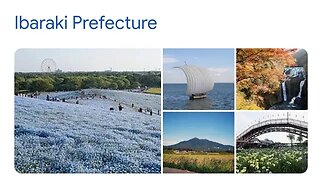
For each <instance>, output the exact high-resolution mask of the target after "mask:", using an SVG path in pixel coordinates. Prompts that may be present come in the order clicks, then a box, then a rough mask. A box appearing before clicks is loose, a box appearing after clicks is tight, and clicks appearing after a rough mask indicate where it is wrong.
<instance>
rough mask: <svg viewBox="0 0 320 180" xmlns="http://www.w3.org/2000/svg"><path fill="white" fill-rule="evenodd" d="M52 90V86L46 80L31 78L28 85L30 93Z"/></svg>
mask: <svg viewBox="0 0 320 180" xmlns="http://www.w3.org/2000/svg"><path fill="white" fill-rule="evenodd" d="M53 88H54V86H53V84H52V83H51V82H50V80H48V79H42V78H33V79H32V81H31V83H30V91H31V92H36V91H39V92H46V91H52V90H53Z"/></svg>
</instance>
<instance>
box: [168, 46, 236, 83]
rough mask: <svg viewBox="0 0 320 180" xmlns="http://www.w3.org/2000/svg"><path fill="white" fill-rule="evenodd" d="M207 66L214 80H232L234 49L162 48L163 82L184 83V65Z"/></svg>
mask: <svg viewBox="0 0 320 180" xmlns="http://www.w3.org/2000/svg"><path fill="white" fill-rule="evenodd" d="M185 62H186V63H187V64H190V65H197V66H200V67H204V68H208V69H209V70H210V72H211V75H212V78H213V79H214V81H215V82H233V81H234V49H163V71H164V75H163V80H164V83H185V82H186V78H185V76H184V74H183V73H182V71H181V70H179V69H176V68H173V67H176V66H181V65H184V64H185Z"/></svg>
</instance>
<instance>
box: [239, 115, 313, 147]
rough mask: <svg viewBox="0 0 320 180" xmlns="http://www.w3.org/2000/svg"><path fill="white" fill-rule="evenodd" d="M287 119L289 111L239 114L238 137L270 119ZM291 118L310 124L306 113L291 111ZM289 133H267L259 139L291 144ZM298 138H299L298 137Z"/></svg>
mask: <svg viewBox="0 0 320 180" xmlns="http://www.w3.org/2000/svg"><path fill="white" fill-rule="evenodd" d="M283 117H287V111H254V112H252V111H250V112H248V111H245V112H237V114H236V119H237V120H236V136H238V135H239V134H240V133H242V132H243V131H244V130H246V129H248V128H249V127H250V126H251V125H254V124H256V123H258V122H259V121H260V122H261V121H263V120H266V119H270V118H283ZM289 117H292V118H294V119H297V120H300V121H305V122H308V114H307V112H305V111H289ZM287 135H288V133H280V132H279V133H275V132H273V133H267V134H264V135H261V136H259V137H258V139H261V140H263V139H265V138H268V139H271V140H273V141H274V142H284V143H290V140H289V139H288V138H287ZM296 138H297V136H296Z"/></svg>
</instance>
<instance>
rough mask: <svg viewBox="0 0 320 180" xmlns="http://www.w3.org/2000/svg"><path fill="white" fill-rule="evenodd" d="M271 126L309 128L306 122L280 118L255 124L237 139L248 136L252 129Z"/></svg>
mask: <svg viewBox="0 0 320 180" xmlns="http://www.w3.org/2000/svg"><path fill="white" fill-rule="evenodd" d="M270 124H274V125H276V124H291V125H296V126H300V127H303V128H308V123H307V122H305V121H300V120H296V119H293V118H280V119H269V120H266V121H262V122H258V123H257V124H254V125H252V126H250V127H249V128H248V129H246V130H245V131H243V132H242V133H240V134H239V135H238V136H237V139H240V138H241V137H243V136H244V135H245V134H247V133H248V132H250V131H251V130H252V129H256V128H259V127H262V126H265V125H270Z"/></svg>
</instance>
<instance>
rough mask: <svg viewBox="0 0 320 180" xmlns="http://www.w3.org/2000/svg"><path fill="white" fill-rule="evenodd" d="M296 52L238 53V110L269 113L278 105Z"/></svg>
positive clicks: (256, 50) (263, 49)
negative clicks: (279, 95)
mask: <svg viewBox="0 0 320 180" xmlns="http://www.w3.org/2000/svg"><path fill="white" fill-rule="evenodd" d="M295 51H296V49H281V48H253V49H250V48H247V49H237V52H236V53H237V54H236V56H237V65H236V66H237V109H268V108H269V107H270V106H271V105H272V104H274V103H276V101H277V100H276V99H277V98H276V97H277V93H278V92H279V91H280V82H281V80H283V78H284V75H283V71H284V68H285V67H286V66H294V65H295V60H294V58H293V53H294V52H295Z"/></svg>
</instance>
